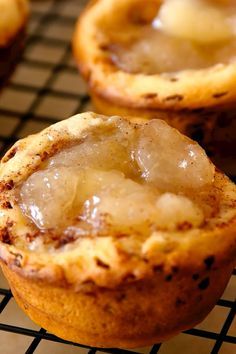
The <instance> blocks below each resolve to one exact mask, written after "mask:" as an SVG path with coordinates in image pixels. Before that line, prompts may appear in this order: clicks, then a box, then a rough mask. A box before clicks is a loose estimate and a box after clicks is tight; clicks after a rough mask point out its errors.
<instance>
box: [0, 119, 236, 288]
mask: <svg viewBox="0 0 236 354" xmlns="http://www.w3.org/2000/svg"><path fill="white" fill-rule="evenodd" d="M106 121H107V117H104V116H97V115H95V114H93V113H83V114H81V115H78V116H75V117H72V118H70V119H68V120H66V121H62V122H60V123H57V124H55V125H53V126H51V127H49V128H47V129H45V130H44V131H42V132H41V133H39V134H37V135H34V136H30V137H28V138H26V139H23V140H20V141H19V142H18V143H16V144H15V145H14V146H13V147H12V148H11V149H10V150H9V151H8V153H7V154H6V155H5V156H4V157H3V159H2V162H1V165H0V190H1V200H0V214H1V218H0V239H1V242H0V258H1V259H2V261H3V262H4V263H5V264H6V265H7V266H8V267H9V268H11V269H12V270H14V271H15V272H16V273H18V274H21V275H22V276H24V277H26V278H31V279H38V280H40V279H41V280H43V281H46V282H49V283H54V284H58V285H59V286H71V287H73V288H74V289H79V288H80V287H81V286H82V287H83V286H84V284H86V283H87V282H92V283H94V284H97V285H99V286H103V287H111V288H112V287H116V286H117V285H118V284H122V283H124V284H125V283H127V282H128V283H129V282H133V281H137V280H140V279H145V278H146V277H150V276H151V277H152V276H153V275H154V274H155V272H156V269H161V272H162V274H163V276H164V277H165V276H169V275H172V273H173V272H174V269H176V267H177V268H178V269H181V272H182V273H183V274H192V273H193V272H194V269H196V268H198V269H206V262H207V259H208V258H209V257H213V258H212V259H213V261H214V262H213V263H214V265H215V266H216V267H220V265H222V266H223V265H224V264H226V263H228V262H232V260H234V259H235V255H236V237H235V229H236V208H235V205H236V188H235V185H234V184H233V183H232V182H230V181H229V180H228V179H227V177H225V176H224V175H223V174H221V173H219V172H217V173H216V176H215V182H214V186H213V187H212V188H215V191H217V190H218V192H219V193H220V203H219V206H218V208H219V211H218V213H217V215H216V216H214V217H213V218H212V220H210V221H209V222H208V223H206V225H205V226H204V225H203V226H202V227H200V228H198V229H192V230H185V231H181V230H179V231H175V232H169V233H168V237H169V238H168V239H169V241H168V242H169V243H167V247H166V251H165V250H163V249H162V248H160V247H159V241H158V237H157V238H156V234H155V233H153V234H151V235H150V236H149V237H148V238H147V239H146V240H145V242H143V241H142V240H138V239H136V238H132V240H131V241H130V242H129V248H128V249H127V247H125V242H123V241H122V239H120V238H116V237H112V236H111V235H107V236H103V237H96V238H83V239H81V240H80V242H79V243H78V244H76V247H74V248H73V247H72V248H70V247H65V248H61V249H59V250H55V252H48V251H47V250H46V249H45V250H44V249H42V250H41V251H40V252H34V251H30V250H29V249H28V247H27V240H28V239H30V237H33V235H34V233H35V226H34V225H32V223H30V222H29V220H26V219H25V218H24V217H23V215H22V212H21V210H20V208H19V205H18V201H17V200H16V197H15V190H16V189H17V187H18V186H19V185H20V184H21V183H22V182H23V181H24V180H26V179H27V177H28V176H29V175H31V174H32V173H33V172H34V171H35V170H37V169H39V168H40V166H41V163H42V161H44V160H45V159H47V158H48V157H49V156H51V155H52V154H54V153H55V152H56V151H58V150H59V149H61V148H62V147H63V146H66V145H68V143H73V142H78V141H80V139H82V138H83V137H84V136H85V135H86V134H87V132H88V131H90V130H91V129H94V128H96V127H98V126H99V127H100V128H101V127H102V126H103V125H105V124H106ZM135 122H136V123H137V124H144V122H145V121H143V120H138V119H135ZM45 236H47V235H45ZM19 240H21V243H19ZM107 250H109V252H108V251H107Z"/></svg>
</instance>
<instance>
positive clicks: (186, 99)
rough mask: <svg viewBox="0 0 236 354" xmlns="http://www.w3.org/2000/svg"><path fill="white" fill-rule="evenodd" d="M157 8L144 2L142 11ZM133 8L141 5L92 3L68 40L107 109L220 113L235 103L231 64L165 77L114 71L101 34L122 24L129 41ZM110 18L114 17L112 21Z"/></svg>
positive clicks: (110, 0) (235, 68)
mask: <svg viewBox="0 0 236 354" xmlns="http://www.w3.org/2000/svg"><path fill="white" fill-rule="evenodd" d="M160 2H161V1H160V0H149V1H148V2H147V3H146V2H145V7H148V4H151V5H152V6H153V4H154V6H156V8H158V6H159V5H160ZM137 3H139V6H140V4H142V3H141V2H140V1H139V0H129V1H127V0H120V1H119V2H118V1H116V0H97V1H93V2H91V3H90V4H89V6H88V7H87V9H86V10H85V11H84V13H83V14H82V15H81V17H80V19H79V21H78V23H77V28H76V31H75V34H74V38H73V48H74V54H75V57H76V60H77V62H78V65H79V68H80V70H81V73H82V74H83V76H84V77H85V79H86V80H87V81H88V83H89V87H90V90H91V92H92V93H93V94H94V95H96V96H98V97H100V98H101V99H105V100H107V101H108V102H110V103H111V104H112V103H114V104H115V105H117V106H124V107H129V108H131V109H141V113H142V109H147V110H150V109H151V110H152V109H164V110H165V109H171V110H182V109H189V110H193V109H198V108H210V107H221V106H225V105H228V104H229V103H232V102H234V101H235V99H236V89H235V80H236V63H231V64H219V65H215V66H213V67H210V68H207V69H202V70H186V71H180V72H178V73H177V74H175V75H174V76H171V77H166V76H163V75H158V74H157V75H145V74H142V73H139V74H130V73H127V72H124V71H122V70H119V69H118V68H117V67H116V66H115V65H114V64H113V63H112V62H111V60H110V59H109V57H108V55H107V52H106V47H107V45H109V44H110V43H109V41H111V39H110V38H108V36H107V35H106V30H107V31H108V30H109V28H110V27H111V26H112V29H114V28H115V26H117V28H119V27H120V26H121V24H122V26H128V24H129V26H128V27H127V31H126V32H127V34H126V36H129V35H132V31H133V28H132V26H131V25H130V23H129V22H130V16H128V15H127V14H129V11H130V8H132V6H136V5H137ZM143 4H144V3H143ZM142 6H143V5H142ZM112 13H116V18H115V19H114V16H111V14H112ZM114 22H115V24H114ZM109 26H110V27H109ZM110 32H112V31H111V28H110ZM109 35H110V33H109Z"/></svg>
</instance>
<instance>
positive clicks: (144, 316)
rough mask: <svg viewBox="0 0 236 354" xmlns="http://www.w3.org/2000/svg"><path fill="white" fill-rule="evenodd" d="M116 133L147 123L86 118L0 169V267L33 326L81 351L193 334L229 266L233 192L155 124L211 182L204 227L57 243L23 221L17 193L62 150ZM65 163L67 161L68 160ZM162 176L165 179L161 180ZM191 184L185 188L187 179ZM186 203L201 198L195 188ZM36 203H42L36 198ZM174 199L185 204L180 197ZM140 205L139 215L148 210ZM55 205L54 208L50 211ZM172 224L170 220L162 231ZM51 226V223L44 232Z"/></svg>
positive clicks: (29, 146)
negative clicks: (85, 347) (88, 347)
mask: <svg viewBox="0 0 236 354" xmlns="http://www.w3.org/2000/svg"><path fill="white" fill-rule="evenodd" d="M117 124H118V125H119V126H124V124H125V126H126V128H127V127H131V128H134V132H137V131H139V129H146V128H145V127H146V126H147V124H149V123H148V121H146V120H143V119H137V118H133V119H129V120H128V119H124V118H119V117H111V118H108V117H105V116H99V115H97V114H94V113H83V114H80V115H77V116H75V117H72V118H70V119H68V120H65V121H62V122H59V123H57V124H55V125H52V126H50V127H49V128H47V129H45V130H44V131H42V132H41V133H38V134H36V135H33V136H29V137H28V138H26V139H23V140H20V141H19V142H17V143H16V144H15V145H14V146H13V147H12V148H11V149H10V150H9V151H8V152H7V153H6V155H5V156H4V157H3V159H2V161H1V165H0V189H1V203H0V215H1V217H0V240H1V241H0V259H1V267H2V270H3V272H4V274H5V276H6V278H7V280H8V282H9V284H10V287H11V290H12V292H13V294H14V297H15V299H16V301H17V303H18V304H19V306H20V307H21V308H22V309H23V310H24V311H25V312H26V314H28V315H29V317H30V318H31V319H32V320H33V321H35V322H36V323H38V324H39V325H40V326H42V327H44V328H46V329H47V330H48V331H50V332H52V333H54V334H55V335H57V336H59V337H62V338H64V339H66V340H71V341H74V342H79V343H83V344H86V345H91V346H96V347H125V348H134V347H140V346H145V345H149V344H151V343H154V342H160V341H163V340H166V339H168V338H170V337H172V336H173V335H176V334H177V333H179V332H180V331H182V330H186V329H188V328H190V327H192V326H194V325H196V324H197V323H199V322H200V321H201V320H203V319H204V317H205V316H206V315H207V314H208V313H209V312H210V310H211V309H212V308H213V306H214V305H215V303H216V301H217V300H218V299H219V297H220V296H221V294H222V292H223V290H224V289H225V287H226V284H227V282H228V280H229V278H230V275H231V273H232V270H233V268H234V265H235V255H236V236H235V235H236V232H235V231H236V188H235V185H234V184H233V183H232V182H231V181H230V180H229V179H228V178H227V177H226V176H225V175H223V174H222V173H221V172H219V171H215V170H214V166H213V165H212V164H211V162H210V161H209V160H208V158H207V157H206V155H205V154H204V152H203V150H202V149H201V148H200V147H199V146H198V145H197V144H196V143H194V142H193V141H191V140H190V139H188V138H185V137H183V136H182V135H181V134H180V133H178V132H177V131H175V130H174V129H172V128H170V127H168V126H167V124H166V123H164V122H163V121H158V120H155V123H152V124H158V126H159V128H160V129H162V128H163V129H164V132H166V131H167V130H168V132H170V133H171V134H174V137H177V139H180V140H181V141H183V142H184V143H187V145H188V146H190V145H191V144H192V145H191V146H192V150H191V151H195V152H196V154H198V153H199V154H200V155H198V156H201V159H203V160H202V161H204V164H206V166H207V167H206V168H208V169H209V173H208V174H206V175H207V176H208V177H209V176H210V177H209V181H211V182H210V185H208V187H207V192H205V194H204V197H203V199H200V200H201V202H202V203H203V204H204V205H203V209H204V208H205V209H206V210H208V211H206V212H207V215H208V216H207V217H206V216H205V217H204V219H202V221H201V222H200V223H198V224H197V226H193V225H192V226H191V223H188V222H182V224H181V225H180V224H179V225H178V227H177V228H175V227H174V228H173V229H170V230H168V228H167V229H165V228H164V229H162V228H160V229H159V230H155V229H153V226H150V228H148V231H147V232H144V233H143V234H142V233H139V232H138V231H137V230H136V232H135V231H134V230H133V229H130V231H129V232H130V233H129V232H128V233H127V232H126V233H124V232H123V233H122V232H119V233H117V234H114V233H112V231H111V229H109V231H108V232H107V233H103V234H102V235H95V234H92V232H91V233H88V234H87V235H83V236H81V237H79V238H78V239H74V238H73V237H70V236H69V234H67V237H65V234H63V232H61V233H60V232H59V233H58V234H56V233H54V230H53V229H52V228H47V229H44V230H40V229H39V227H38V226H36V224H35V222H34V216H33V214H32V215H31V217H30V218H29V217H27V216H26V214H25V212H24V211H23V210H25V209H24V208H23V209H22V199H20V198H22V197H19V189H20V188H22V184H24V183H27V181H29V178H32V176H33V175H34V174H35V173H36V174H37V173H41V172H42V171H41V170H43V171H45V164H47V163H49V162H48V161H51V162H52V161H54V162H52V163H49V164H48V165H47V166H52V165H53V164H55V160H50V159H54V157H55V156H57V154H59V153H60V152H61V151H63V149H65V148H67V147H68V146H72V147H73V146H78V144H83V143H85V142H86V139H88V136H93V137H94V136H95V137H96V136H97V134H100V135H99V136H100V138H102V139H106V138H104V137H106V136H107V135H106V134H108V135H109V134H110V133H109V132H110V131H111V128H112V127H114V125H115V126H116V127H117V126H118V125H117ZM126 128H125V129H126ZM159 128H158V129H159ZM122 129H123V128H122ZM127 129H128V130H127V131H129V128H127ZM132 131H133V130H132ZM90 134H91V135H90ZM135 134H136V133H135ZM162 135H163V134H162ZM147 141H149V140H147ZM103 142H106V140H104V141H103ZM189 144H190V145H189ZM102 145H103V144H102ZM170 145H171V144H170ZM96 146H97V147H96V149H99V148H98V145H96ZM175 148H177V146H174V149H175ZM168 149H169V147H168V146H166V150H168ZM194 149H196V150H194ZM199 149H200V150H199ZM112 151H113V150H111V151H109V154H110V155H112ZM140 151H141V150H140ZM60 156H61V155H60ZM65 156H66V159H67V161H68V160H69V159H70V155H69V153H66V155H65ZM81 156H82V155H81ZM114 156H115V155H114ZM81 158H82V157H81ZM100 158H101V156H100ZM102 158H103V157H102ZM173 159H174V157H173ZM96 160H98V158H96ZM83 161H85V162H86V161H87V160H86V158H85V160H83ZM122 161H123V160H122ZM85 162H83V163H85ZM60 163H61V162H60ZM60 163H59V165H58V166H59V167H60V166H61V165H60ZM66 163H67V162H66ZM81 163H82V162H81ZM191 166H192V165H191ZM195 167H196V164H195ZM195 167H194V168H195ZM197 167H198V166H197ZM191 168H192V167H191ZM200 170H201V171H200V172H199V173H200V175H201V174H202V173H203V175H204V172H202V169H200ZM63 171H64V170H63ZM164 171H165V168H164ZM197 171H198V170H197ZM43 173H44V172H43ZM164 173H166V176H167V174H168V172H167V170H166V172H164ZM173 173H174V172H173ZM172 175H173V174H172ZM195 175H196V173H195V174H194V177H193V178H195ZM203 175H201V176H203ZM97 176H98V175H97ZM188 176H189V178H188V180H189V179H190V173H189V174H188ZM211 176H213V179H212V177H211ZM208 177H207V178H208ZM70 178H71V179H70V181H73V176H72V174H70ZM177 178H178V177H177V175H176V176H175V178H174V180H173V181H174V182H173V183H175V182H176V180H177ZM172 179H173V178H172ZM184 179H185V180H187V179H186V178H184ZM98 180H99V177H97V180H96V181H98ZM200 180H201V179H199V181H200ZM199 181H198V182H199ZM201 181H202V180H201ZM70 183H72V182H70ZM164 183H166V180H165V181H164ZM199 183H200V182H199ZM201 183H202V182H201ZM64 186H66V185H64ZM27 188H28V187H27ZM65 188H67V187H65ZM117 188H118V187H117ZM143 188H144V187H143ZM175 188H177V187H175ZM129 189H130V187H129ZM204 190H205V189H204ZM63 192H64V191H63V190H61V193H63ZM82 192H83V190H82V189H80V193H82ZM27 193H31V192H30V189H28V192H27ZM27 193H26V194H27ZM111 193H112V192H111ZM128 193H129V191H128ZM190 194H191V195H193V196H194V198H195V197H196V198H198V196H199V195H200V194H201V188H200V187H199V188H197V189H195V190H194V191H192V192H191V193H190ZM28 195H29V194H27V196H28ZM40 195H41V196H42V198H44V192H43V191H41V194H40ZM109 195H110V194H109ZM180 195H181V196H180V198H183V196H182V195H183V192H181V193H180ZM152 196H153V193H152ZM152 196H151V198H152ZM123 197H124V202H123V204H122V202H121V205H120V207H121V208H122V210H123V209H124V210H125V208H126V203H127V200H126V199H125V198H126V195H124V196H123ZM40 198H41V197H40ZM68 198H69V196H68ZM145 198H146V197H143V199H142V201H143V209H142V211H141V212H142V213H143V212H144V213H145V211H146V210H148V208H149V204H148V203H149V202H148V201H146V202H145V200H146V199H145ZM48 202H49V201H48ZM188 203H189V202H188ZM44 204H47V202H46V201H45V203H44ZM115 204H116V203H115V202H114V203H113V208H114V205H115ZM136 204H138V203H136ZM58 205H59V204H58V202H57V201H56V200H55V201H54V202H53V203H52V204H50V206H49V209H50V208H58V207H59V206H58ZM129 205H130V204H129ZM132 205H133V204H132ZM188 205H189V204H188ZM135 207H136V206H134V208H135ZM208 207H209V209H208ZM187 209H189V208H187ZM187 209H186V210H185V212H187ZM190 209H191V208H190ZM205 209H204V210H205ZM34 210H36V209H34ZM111 210H112V208H111ZM117 210H118V211H117V213H118V214H119V212H120V210H119V209H117ZM194 210H195V209H194ZM209 210H210V211H209ZM150 213H151V211H150ZM27 215H28V216H29V214H27ZM55 215H57V214H55ZM141 215H142V214H141ZM204 215H205V214H204ZM128 217H129V216H128V213H127V215H126V219H128ZM60 218H63V214H62V213H61V214H60V213H59V218H58V220H60ZM173 218H175V214H173V215H172V219H170V220H169V219H168V221H167V223H171V222H172V220H173ZM53 219H54V220H55V218H52V217H49V218H48V220H49V222H50V223H51V222H54V221H52V220H53ZM40 220H41V219H40ZM80 220H81V219H80ZM182 221H183V220H182ZM94 228H95V226H94ZM92 231H94V229H93V230H92ZM163 235H165V237H164V238H162V236H163ZM38 239H40V240H41V241H40V242H41V243H39V244H38V246H37V245H36V243H37V240H38ZM35 242H36V243H35Z"/></svg>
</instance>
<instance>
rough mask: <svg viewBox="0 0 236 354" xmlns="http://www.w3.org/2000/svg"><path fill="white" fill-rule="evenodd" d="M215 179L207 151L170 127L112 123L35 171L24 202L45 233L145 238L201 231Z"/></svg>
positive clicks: (22, 194) (117, 120) (22, 191)
mask: <svg viewBox="0 0 236 354" xmlns="http://www.w3.org/2000/svg"><path fill="white" fill-rule="evenodd" d="M213 180H214V167H213V165H212V164H211V162H210V161H209V160H208V158H207V156H206V155H205V153H204V151H203V150H202V148H201V147H200V146H199V145H198V144H196V143H194V142H193V141H191V140H190V139H188V138H187V137H184V136H183V135H181V134H180V133H179V132H177V131H176V130H175V129H173V128H171V127H169V126H168V125H167V124H166V123H165V122H163V121H161V120H152V121H149V122H148V123H146V124H134V123H130V122H128V121H125V120H123V119H121V118H119V117H111V118H109V119H108V120H106V121H104V124H103V125H102V127H101V129H100V128H99V129H96V130H95V129H94V130H91V131H90V132H88V133H87V135H86V137H85V138H83V140H82V141H80V142H78V143H77V144H76V145H73V146H70V147H66V148H64V149H63V150H61V151H60V152H59V153H57V154H55V155H54V156H52V157H50V158H49V159H48V160H47V161H46V163H44V165H43V166H42V167H41V169H40V170H38V171H36V172H34V173H33V174H32V175H31V176H30V177H29V178H28V179H27V180H26V181H25V182H24V183H23V185H22V186H21V189H20V203H21V208H22V210H23V213H24V214H25V215H26V216H27V217H28V218H30V219H31V221H32V222H33V223H34V224H35V225H36V226H37V228H38V229H39V230H42V231H43V230H44V231H45V230H54V231H55V232H57V233H59V234H63V233H68V232H70V233H72V234H73V237H74V238H75V239H77V238H79V237H80V236H88V237H93V236H99V235H100V236H102V235H104V236H106V235H110V236H117V237H121V236H122V235H130V234H138V235H141V236H142V235H143V236H145V235H147V234H150V233H151V232H154V231H158V230H164V231H174V230H179V229H181V230H182V229H186V228H187V229H189V228H198V227H200V226H201V225H202V224H203V222H204V220H205V219H206V218H207V213H209V211H207V209H206V208H204V207H202V204H204V203H202V200H201V197H199V196H200V195H201V193H203V194H204V191H205V190H209V187H210V186H211V185H212V182H213ZM199 198H200V199H199Z"/></svg>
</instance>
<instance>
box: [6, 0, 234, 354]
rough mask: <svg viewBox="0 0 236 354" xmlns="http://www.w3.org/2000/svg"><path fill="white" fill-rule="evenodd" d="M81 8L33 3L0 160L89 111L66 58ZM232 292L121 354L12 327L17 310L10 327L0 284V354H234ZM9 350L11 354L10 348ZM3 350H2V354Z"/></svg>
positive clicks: (76, 1)
mask: <svg viewBox="0 0 236 354" xmlns="http://www.w3.org/2000/svg"><path fill="white" fill-rule="evenodd" d="M85 3H86V1H85V0H67V1H60V0H43V1H35V0H34V1H32V14H31V20H30V24H29V29H28V38H27V42H26V48H25V51H24V54H23V57H22V59H21V61H20V63H19V65H18V66H17V69H16V71H15V73H14V75H13V76H12V79H11V81H10V82H9V85H8V86H7V87H6V88H5V89H4V91H3V92H2V93H1V95H0V155H2V154H3V153H4V151H5V150H7V149H8V148H9V146H11V145H12V144H13V143H14V142H15V141H16V140H17V139H19V138H22V137H24V136H26V135H29V134H32V133H35V132H37V131H39V130H42V129H43V128H45V127H46V126H48V125H50V124H52V123H55V122H56V121H58V120H61V119H64V118H67V117H69V116H71V115H73V114H75V113H79V112H82V111H85V110H89V109H90V107H91V105H90V101H89V96H88V94H87V91H86V86H85V84H84V82H83V81H82V79H81V78H80V77H79V75H78V73H77V69H76V67H75V65H74V62H73V59H72V58H71V45H70V40H71V36H72V33H73V29H74V24H75V21H76V18H77V16H78V15H79V13H80V11H81V10H82V8H83V6H84V5H85ZM0 280H1V276H0ZM2 284H3V285H2ZM235 289H236V271H234V272H233V274H232V277H231V280H230V282H229V285H228V287H227V289H226V291H225V293H224V294H223V296H222V298H221V299H220V300H219V301H218V303H217V305H216V306H215V308H214V310H213V311H212V312H211V314H210V315H209V316H208V317H207V319H206V320H205V321H203V323H202V324H200V325H199V326H197V327H196V328H193V329H190V330H188V331H185V332H183V333H182V334H180V335H179V336H177V337H175V338H174V339H172V340H170V341H167V342H165V343H163V344H155V345H153V346H152V347H149V348H140V349H136V350H126V349H118V348H117V349H115V348H114V349H98V348H90V347H86V346H83V345H80V344H75V343H71V342H68V341H64V340H62V339H60V338H57V337H55V336H54V335H52V334H50V333H48V332H46V330H44V329H43V328H41V329H40V328H38V327H37V326H36V325H35V326H33V325H31V323H30V322H29V320H28V322H27V321H26V320H20V323H19V320H18V321H16V320H15V321H16V322H15V323H14V318H16V317H17V311H20V310H19V309H18V308H17V307H15V308H14V311H15V312H14V314H15V315H14V316H15V317H14V316H13V320H12V321H13V322H12V321H10V322H9V315H8V310H9V308H10V307H12V306H13V307H14V306H15V305H14V304H13V302H14V299H13V297H12V294H11V291H10V290H9V289H8V286H7V284H5V283H4V281H3V282H0V313H1V317H0V343H1V344H0V352H1V353H2V354H6V353H9V354H13V353H14V352H15V350H17V353H18V354H23V353H26V354H31V353H38V354H39V353H51V354H56V353H66V354H69V353H78V354H80V353H81V354H83V353H84V354H85V353H89V354H94V353H112V354H126V353H145V354H147V353H150V354H155V353H161V354H176V353H178V354H195V353H196V354H209V353H212V354H216V353H220V354H233V353H236V319H235V313H236V302H235V298H234V295H235ZM173 315H174V314H173ZM21 316H24V315H23V314H21ZM20 318H23V317H20ZM6 333H8V334H9V333H12V334H15V337H14V338H16V339H13V340H15V341H16V342H15V350H13V349H9V348H8V349H6V347H3V344H2V343H3V342H4V339H5V336H6ZM19 337H25V338H27V339H28V340H27V341H26V342H27V343H25V347H24V346H23V347H24V348H23V347H22V351H21V349H19V347H18V343H19ZM9 338H10V337H9ZM17 338H18V339H17ZM10 344H11V348H13V347H14V343H13V345H12V343H10V342H9V345H10ZM54 344H55V345H54ZM2 348H5V349H3V351H2Z"/></svg>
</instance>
